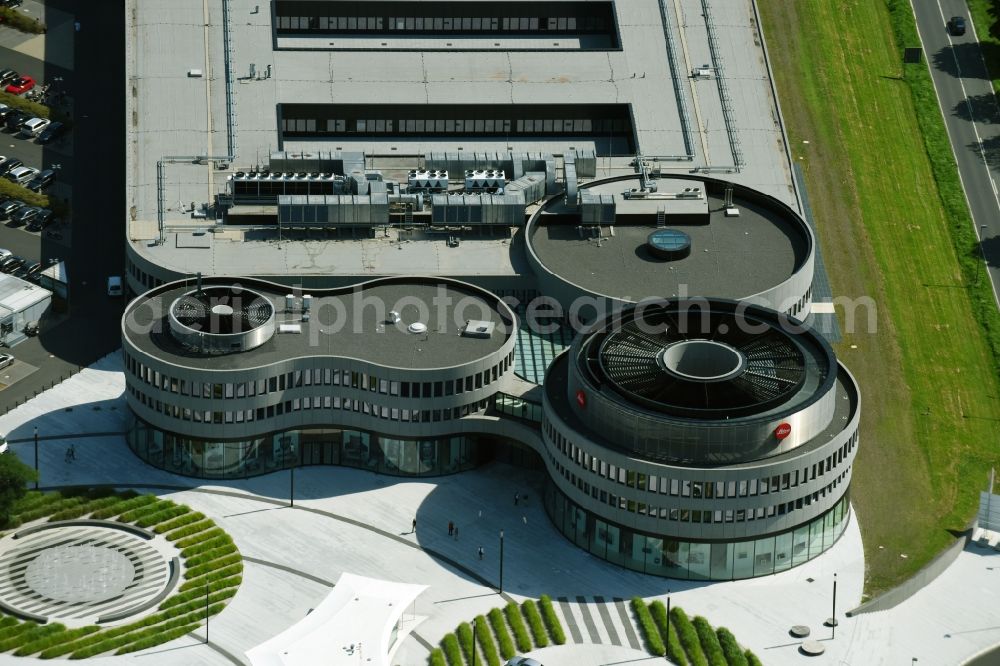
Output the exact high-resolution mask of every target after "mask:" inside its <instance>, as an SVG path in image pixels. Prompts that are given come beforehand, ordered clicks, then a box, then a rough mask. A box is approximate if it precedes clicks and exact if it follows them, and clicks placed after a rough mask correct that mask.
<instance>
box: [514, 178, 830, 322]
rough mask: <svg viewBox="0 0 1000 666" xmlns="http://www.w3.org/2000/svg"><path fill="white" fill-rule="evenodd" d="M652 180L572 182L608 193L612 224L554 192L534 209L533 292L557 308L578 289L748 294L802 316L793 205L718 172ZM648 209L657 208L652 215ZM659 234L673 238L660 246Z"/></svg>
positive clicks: (608, 293) (805, 286)
mask: <svg viewBox="0 0 1000 666" xmlns="http://www.w3.org/2000/svg"><path fill="white" fill-rule="evenodd" d="M654 182H655V183H656V185H657V191H656V192H640V191H639V190H640V189H641V184H640V181H639V179H638V178H637V177H633V176H625V177H619V178H612V179H608V180H602V181H594V182H593V183H589V184H587V185H586V186H584V187H582V188H581V192H589V193H591V194H594V195H605V201H608V199H607V197H613V198H614V201H615V205H616V210H615V218H614V219H615V223H614V225H613V228H612V226H611V225H609V224H604V225H601V226H598V225H596V224H588V223H583V224H581V214H582V211H580V210H577V211H571V210H569V209H568V208H567V207H566V206H565V204H564V203H563V201H562V200H561V199H560V198H555V199H552V200H550V201H549V202H547V203H546V204H545V205H543V206H542V207H540V208H539V210H538V211H536V213H535V214H534V215H533V216H532V218H531V219H530V220H529V222H528V227H527V230H526V239H527V251H528V257H529V261H530V262H531V264H532V268H533V269H534V271H535V273H536V274H537V275H538V276H539V281H540V282H541V283H542V289H541V291H542V292H543V293H546V294H548V295H551V296H553V297H554V298H556V299H557V300H559V301H560V302H562V304H563V305H564V306H566V307H569V306H570V303H571V302H572V300H573V299H575V298H578V297H580V296H591V297H594V296H596V297H603V298H607V299H611V300H613V301H619V302H623V303H629V302H632V303H634V302H638V301H640V300H643V299H648V298H675V297H679V298H683V297H685V296H708V297H712V298H730V299H735V300H749V299H754V298H756V300H757V302H758V303H759V304H761V305H766V306H768V307H771V308H774V309H776V310H779V311H784V312H789V313H790V314H792V315H794V316H796V317H798V318H800V319H804V318H805V316H806V315H807V314H808V301H809V297H808V295H809V292H810V287H811V284H812V274H813V252H814V242H813V234H812V231H811V230H810V228H809V226H808V225H807V224H806V223H805V221H804V220H803V219H802V218H801V217H800V216H799V215H798V214H796V213H795V211H793V210H792V209H791V208H789V207H788V206H786V205H785V204H783V203H782V202H780V201H778V200H777V199H775V198H773V197H770V196H768V195H765V194H763V193H761V192H757V191H755V190H752V189H749V188H747V187H745V186H741V185H736V184H731V183H728V182H726V181H722V180H716V179H711V178H706V177H700V176H699V177H694V176H692V177H685V178H661V179H658V180H656V181H654ZM727 187H732V188H733V189H732V206H731V208H734V209H735V210H737V211H738V215H733V214H732V213H731V212H730V213H728V214H727V208H730V207H729V206H727V205H726V203H725V201H726V189H727ZM658 211H662V212H663V215H662V219H660V220H659V221H658V219H657V218H658ZM658 222H659V224H658ZM671 231H672V232H675V233H669V234H668V232H671ZM668 235H669V238H668V237H667V236H668ZM675 239H684V241H685V243H681V244H677V243H676V240H675ZM666 240H669V241H672V242H673V243H674V245H671V246H670V247H667V248H663V247H660V246H661V245H663V241H666ZM657 241H660V242H659V243H658V242H657ZM664 249H666V250H669V251H664Z"/></svg>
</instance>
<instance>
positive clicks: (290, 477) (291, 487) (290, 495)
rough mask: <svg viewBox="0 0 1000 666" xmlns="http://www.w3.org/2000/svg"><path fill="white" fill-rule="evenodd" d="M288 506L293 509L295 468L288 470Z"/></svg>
mask: <svg viewBox="0 0 1000 666" xmlns="http://www.w3.org/2000/svg"><path fill="white" fill-rule="evenodd" d="M288 471H289V475H288V506H290V507H293V508H294V507H295V466H294V465H292V466H291V467H289V468H288Z"/></svg>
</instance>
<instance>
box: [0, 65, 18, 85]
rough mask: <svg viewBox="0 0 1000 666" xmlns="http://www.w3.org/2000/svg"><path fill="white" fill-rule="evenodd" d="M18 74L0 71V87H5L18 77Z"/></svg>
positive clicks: (6, 70)
mask: <svg viewBox="0 0 1000 666" xmlns="http://www.w3.org/2000/svg"><path fill="white" fill-rule="evenodd" d="M19 76H20V74H18V73H17V72H15V71H14V70H12V69H4V70H0V86H6V85H7V84H8V83H10V82H11V81H13V80H14V79H16V78H17V77H19Z"/></svg>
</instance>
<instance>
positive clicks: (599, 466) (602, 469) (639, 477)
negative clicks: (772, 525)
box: [543, 421, 858, 499]
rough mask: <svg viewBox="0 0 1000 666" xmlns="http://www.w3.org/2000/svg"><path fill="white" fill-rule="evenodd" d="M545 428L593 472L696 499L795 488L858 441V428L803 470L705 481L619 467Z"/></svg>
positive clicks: (838, 459)
mask: <svg viewBox="0 0 1000 666" xmlns="http://www.w3.org/2000/svg"><path fill="white" fill-rule="evenodd" d="M543 428H544V430H545V433H546V435H547V436H548V437H549V440H550V441H552V442H555V445H556V448H557V449H559V451H560V452H561V453H562V454H563V456H565V458H566V459H567V460H569V461H570V462H572V463H575V464H576V465H577V466H578V467H580V468H582V469H584V470H589V471H590V472H591V473H593V474H597V475H599V476H601V477H603V478H605V479H608V480H609V481H614V482H616V483H619V484H622V485H624V486H627V487H629V488H635V489H637V490H647V491H649V492H652V493H659V494H662V495H670V496H672V497H693V498H695V499H701V498H705V499H712V498H734V497H756V496H757V495H766V494H768V493H769V492H779V491H782V490H788V489H789V488H795V487H797V486H798V485H799V484H800V483H807V482H809V481H812V480H814V479H815V478H817V477H819V476H823V475H824V474H826V473H828V472H830V471H831V470H832V469H833V468H835V467H837V466H838V465H840V463H841V462H843V460H844V459H845V458H846V457H847V456H848V454H849V453H850V452H851V450H853V448H854V445H855V444H856V443H857V441H858V433H857V432H855V433H854V435H853V436H852V437H850V438H849V439H848V440H847V441H846V442H845V443H844V444H843V445H842V446H841V447H840V448H839V449H837V450H836V451H834V452H833V453H831V454H830V455H829V456H827V457H826V459H825V460H823V461H820V462H818V463H814V464H813V465H811V466H807V467H804V468H802V470H797V469H796V470H794V471H792V472H785V473H784V474H780V475H774V476H771V477H764V478H762V479H759V480H758V479H749V480H746V481H728V482H726V481H714V482H712V481H704V482H703V481H689V480H683V479H668V478H666V477H663V476H660V477H657V476H656V475H655V474H649V475H647V474H645V473H643V472H635V471H631V470H626V469H625V468H623V467H617V466H615V465H613V464H611V463H608V462H605V461H603V460H600V459H598V458H596V457H594V456H592V455H590V454H589V453H587V452H586V451H583V450H581V449H580V448H579V447H577V446H576V445H574V444H573V443H572V442H570V441H569V440H568V439H567V438H566V437H564V436H563V435H562V433H560V432H559V431H558V430H557V429H556V428H555V427H553V426H552V424H551V422H549V421H545V422H544V424H543Z"/></svg>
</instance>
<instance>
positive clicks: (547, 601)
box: [538, 594, 566, 645]
mask: <svg viewBox="0 0 1000 666" xmlns="http://www.w3.org/2000/svg"><path fill="white" fill-rule="evenodd" d="M538 605H539V606H541V609H542V619H543V620H545V626H546V627H547V628H548V630H549V636H551V637H552V642H553V643H555V644H556V645H563V644H564V643H565V642H566V634H564V633H563V628H562V624H561V623H560V622H559V616H558V615H556V611H555V609H554V608H553V607H552V597H550V596H549V595H547V594H543V595H542V596H541V597H539V599H538Z"/></svg>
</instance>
